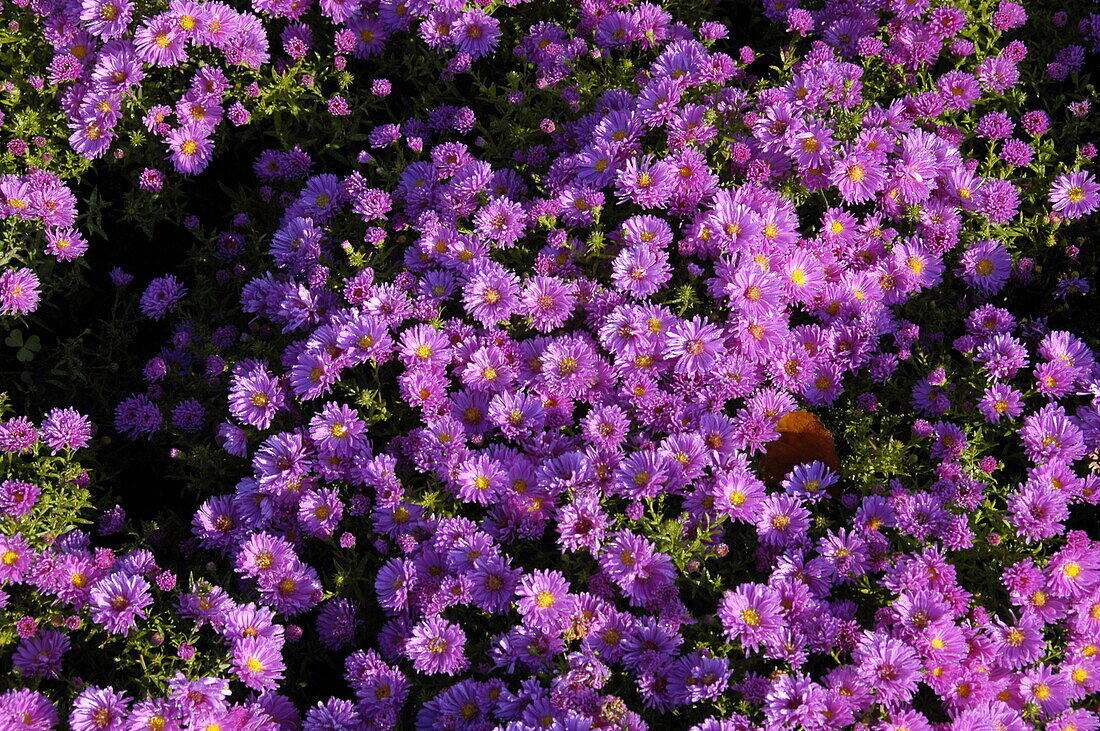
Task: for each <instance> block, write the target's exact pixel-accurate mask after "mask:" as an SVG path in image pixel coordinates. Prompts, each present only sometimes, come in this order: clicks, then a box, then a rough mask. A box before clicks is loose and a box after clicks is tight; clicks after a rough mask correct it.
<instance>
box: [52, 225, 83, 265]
mask: <svg viewBox="0 0 1100 731" xmlns="http://www.w3.org/2000/svg"><path fill="white" fill-rule="evenodd" d="M87 250H88V242H87V240H86V239H85V238H84V237H83V236H82V235H81V234H80V232H79V231H77V230H76V229H74V228H51V229H48V230H47V231H46V252H47V253H48V254H50V255H52V256H53V257H54V258H55V259H57V260H58V261H72V260H73V259H77V258H79V257H81V256H83V255H84V252H86V251H87Z"/></svg>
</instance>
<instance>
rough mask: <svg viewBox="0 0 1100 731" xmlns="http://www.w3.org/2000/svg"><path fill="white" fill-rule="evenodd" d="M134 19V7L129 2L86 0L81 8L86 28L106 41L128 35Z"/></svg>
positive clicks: (120, 0)
mask: <svg viewBox="0 0 1100 731" xmlns="http://www.w3.org/2000/svg"><path fill="white" fill-rule="evenodd" d="M133 17H134V8H133V5H132V4H131V3H129V2H128V1H127V0H84V2H83V3H81V6H80V20H81V21H82V22H83V25H84V27H85V28H87V30H88V32H89V33H91V34H92V35H94V36H98V37H99V38H102V39H103V40H105V41H109V40H111V39H112V38H116V37H118V36H120V35H123V34H124V33H126V31H127V26H128V25H130V21H131V20H133Z"/></svg>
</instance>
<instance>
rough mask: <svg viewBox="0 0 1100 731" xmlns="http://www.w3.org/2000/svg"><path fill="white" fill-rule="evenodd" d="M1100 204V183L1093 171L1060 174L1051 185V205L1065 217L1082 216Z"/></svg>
mask: <svg viewBox="0 0 1100 731" xmlns="http://www.w3.org/2000/svg"><path fill="white" fill-rule="evenodd" d="M1098 206H1100V184H1097V182H1096V179H1095V178H1094V177H1093V175H1092V173H1090V172H1088V171H1082V170H1076V171H1074V172H1072V173H1063V174H1062V175H1059V176H1058V178H1057V179H1056V180H1055V181H1054V184H1053V185H1052V186H1051V187H1050V207H1051V208H1053V209H1054V210H1055V211H1058V213H1060V214H1062V217H1063V218H1081V217H1083V216H1087V215H1088V214H1090V213H1092V212H1093V211H1095V210H1096V208H1097V207H1098Z"/></svg>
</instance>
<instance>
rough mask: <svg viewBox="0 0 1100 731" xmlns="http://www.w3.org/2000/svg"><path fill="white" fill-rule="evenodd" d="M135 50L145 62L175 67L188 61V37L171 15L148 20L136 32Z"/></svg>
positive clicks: (161, 15)
mask: <svg viewBox="0 0 1100 731" xmlns="http://www.w3.org/2000/svg"><path fill="white" fill-rule="evenodd" d="M134 48H135V49H136V51H137V56H138V58H140V59H141V60H142V61H143V62H145V63H148V64H152V65H154V66H175V65H177V64H179V63H180V62H182V61H185V60H187V48H186V35H185V34H184V32H183V31H182V29H180V27H179V23H178V21H177V20H176V19H174V18H172V17H171V15H170V14H169V13H161V14H160V15H156V16H153V17H151V18H147V19H146V20H145V21H144V22H143V23H142V24H141V25H140V26H139V27H138V29H137V30H136V31H134Z"/></svg>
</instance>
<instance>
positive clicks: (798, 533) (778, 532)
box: [756, 495, 810, 547]
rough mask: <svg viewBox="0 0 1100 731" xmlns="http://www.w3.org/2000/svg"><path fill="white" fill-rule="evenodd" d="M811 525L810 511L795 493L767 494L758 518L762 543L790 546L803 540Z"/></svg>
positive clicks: (757, 524) (758, 530)
mask: <svg viewBox="0 0 1100 731" xmlns="http://www.w3.org/2000/svg"><path fill="white" fill-rule="evenodd" d="M809 527H810V511H808V510H806V508H805V507H803V506H802V501H801V500H800V499H799V498H798V497H796V496H794V495H767V496H765V497H764V500H763V501H762V503H761V505H760V513H759V515H758V516H757V518H756V531H757V533H758V534H759V535H760V541H761V543H763V544H765V545H773V546H779V547H783V546H789V545H794V544H797V543H798V542H799V541H800V540H802V539H803V538H804V537H805V535H806V531H807V529H808V528H809Z"/></svg>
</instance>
